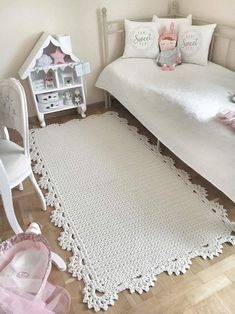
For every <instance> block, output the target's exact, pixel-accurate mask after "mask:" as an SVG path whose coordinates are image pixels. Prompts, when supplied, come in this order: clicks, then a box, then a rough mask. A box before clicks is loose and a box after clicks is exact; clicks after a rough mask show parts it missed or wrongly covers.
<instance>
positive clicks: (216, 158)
mask: <svg viewBox="0 0 235 314" xmlns="http://www.w3.org/2000/svg"><path fill="white" fill-rule="evenodd" d="M96 86H97V87H99V88H101V89H104V90H106V91H108V92H109V93H110V94H112V95H113V96H114V97H115V98H116V99H118V100H119V101H120V102H121V103H122V104H123V105H124V106H125V107H126V108H127V109H128V110H129V111H130V112H131V113H132V114H133V115H134V116H135V117H136V118H137V119H138V120H139V121H140V122H141V123H142V124H143V125H144V126H145V127H147V129H148V130H149V131H150V132H152V133H153V134H154V135H155V136H156V137H157V138H158V139H159V140H160V141H161V142H162V143H164V145H166V146H167V147H168V148H169V149H170V150H171V151H172V152H174V153H175V154H176V155H177V156H178V157H179V158H181V159H182V160H183V161H184V162H185V163H186V164H188V165H189V166H190V167H192V168H193V169H194V170H195V171H197V172H198V173H199V174H201V175H202V176H203V177H205V178H206V179H207V180H208V181H210V182H211V183H212V184H214V185H215V186H216V187H217V188H218V189H220V190H221V191H223V192H224V193H225V194H226V195H227V196H228V197H229V198H231V199H232V200H233V201H235V134H234V131H232V130H230V129H229V128H228V127H226V126H224V125H222V124H221V123H219V122H218V121H216V119H215V118H214V116H215V115H216V114H217V113H218V112H220V111H221V110H223V109H225V108H228V109H229V108H230V109H231V108H233V107H235V105H233V104H232V103H229V101H228V99H227V97H228V91H230V90H233V89H234V87H235V73H234V72H233V71H230V70H228V69H225V68H224V67H221V66H219V65H216V64H214V63H211V62H210V63H209V65H208V66H199V65H192V64H183V65H181V66H179V67H177V68H176V70H175V71H174V72H166V73H165V72H162V71H161V69H160V68H158V67H157V66H156V65H155V62H154V60H151V59H122V58H120V59H118V60H116V61H114V62H112V63H110V64H109V65H108V66H107V67H105V69H104V70H103V71H102V73H101V75H100V77H99V79H98V81H97V83H96Z"/></svg>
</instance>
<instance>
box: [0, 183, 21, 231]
mask: <svg viewBox="0 0 235 314" xmlns="http://www.w3.org/2000/svg"><path fill="white" fill-rule="evenodd" d="M1 193H2V194H1V196H2V202H3V207H4V210H5V213H6V216H7V220H8V222H9V224H10V226H11V228H12V229H13V231H14V232H15V233H16V234H17V233H21V232H23V230H22V229H21V227H20V225H19V223H18V221H17V219H16V215H15V211H14V207H13V202H12V193H11V190H10V189H9V190H8V189H6V190H5V191H2V192H1Z"/></svg>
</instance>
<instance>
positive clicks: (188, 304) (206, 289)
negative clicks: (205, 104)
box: [0, 105, 235, 314]
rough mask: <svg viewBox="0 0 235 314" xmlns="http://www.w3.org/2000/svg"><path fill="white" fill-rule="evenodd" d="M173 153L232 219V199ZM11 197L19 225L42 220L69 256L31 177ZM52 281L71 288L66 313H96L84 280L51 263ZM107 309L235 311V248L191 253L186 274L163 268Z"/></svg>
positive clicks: (1, 219) (133, 313)
mask: <svg viewBox="0 0 235 314" xmlns="http://www.w3.org/2000/svg"><path fill="white" fill-rule="evenodd" d="M113 110H116V111H118V112H119V113H120V115H121V116H124V117H126V118H127V119H128V121H129V122H130V124H134V125H136V126H137V127H138V128H139V130H140V132H141V133H143V134H145V135H147V136H148V137H149V140H150V141H151V142H156V139H155V138H154V137H153V136H152V135H151V134H150V133H149V132H148V131H146V130H145V129H144V128H143V127H142V126H141V125H140V124H139V123H138V122H137V121H136V120H135V119H134V118H133V117H131V115H130V114H129V113H128V112H127V111H126V110H125V109H124V108H122V107H121V106H119V105H116V106H115V107H114V109H113ZM102 112H104V109H103V106H92V107H90V108H89V114H93V113H102ZM73 118H77V116H76V115H75V114H71V115H67V116H66V117H65V116H63V117H62V116H61V117H57V118H51V119H50V120H48V122H49V123H55V122H59V123H63V122H65V121H67V120H70V119H73ZM33 126H37V123H36V124H33ZM172 136H174V135H172ZM163 152H164V153H165V154H168V155H170V156H173V155H172V154H171V153H170V152H169V151H168V150H167V149H166V148H165V147H163ZM174 158H175V160H176V164H177V167H179V168H183V169H185V170H186V171H188V172H189V173H190V174H191V176H192V181H193V182H194V183H198V184H201V185H203V186H205V187H206V188H207V189H208V191H209V198H210V199H218V201H219V202H220V203H221V204H223V205H224V206H225V207H226V208H227V210H228V214H229V218H230V219H231V220H234V221H235V205H234V203H232V202H231V201H230V200H229V199H228V198H227V197H225V196H224V195H223V194H222V193H221V192H219V191H218V190H217V189H216V188H214V187H213V186H212V185H210V184H209V183H208V182H207V181H206V180H204V179H203V178H201V177H200V176H199V175H198V174H196V173H195V172H194V171H192V170H191V169H190V168H188V167H187V166H186V165H185V164H183V163H182V162H181V161H180V160H178V159H177V158H176V157H174ZM233 184H234V183H233ZM13 197H14V206H15V210H16V212H17V217H18V219H19V222H20V224H21V225H22V227H23V228H25V227H26V226H27V225H28V224H29V223H30V222H32V221H36V222H39V223H40V224H41V226H42V231H43V234H44V235H45V236H46V237H47V239H48V240H49V242H50V244H51V247H52V249H53V250H54V251H55V252H57V253H59V254H60V255H61V256H62V257H63V258H64V259H65V260H66V261H67V260H68V258H69V256H70V254H69V253H68V252H65V251H64V250H62V249H60V247H59V246H58V244H57V238H58V236H59V233H60V229H59V228H57V227H54V226H53V224H52V223H51V222H50V219H49V216H50V211H51V208H48V210H47V212H43V211H41V209H40V204H39V201H38V198H37V194H35V192H34V190H33V188H32V186H31V184H30V182H29V181H28V180H26V181H25V182H24V191H23V192H19V191H17V190H13ZM0 231H1V232H0V237H1V238H2V239H5V238H8V237H10V236H11V235H12V231H11V230H10V228H9V225H8V223H7V221H6V217H5V215H4V211H3V207H2V204H1V202H0ZM195 236H196V235H195ZM50 281H51V282H52V283H54V284H57V285H61V286H63V287H65V288H66V289H67V290H68V291H69V293H70V294H71V298H72V306H71V311H70V314H85V313H94V312H93V311H92V310H88V309H87V306H86V304H83V302H82V299H83V295H82V290H83V283H82V281H78V280H76V279H74V278H72V277H71V276H70V274H68V273H67V272H65V273H61V272H59V271H58V270H56V269H55V268H53V270H52V273H51V276H50ZM111 313H112V314H150V313H155V314H157V313H160V314H164V313H185V314H191V313H205V314H209V313H215V314H220V313H221V314H225V313H235V248H234V247H232V246H231V245H228V244H225V245H224V250H223V254H222V255H220V256H219V257H218V258H215V259H213V260H212V261H210V260H202V259H201V258H196V259H194V260H193V264H192V266H191V269H190V270H189V271H188V272H187V273H186V274H185V275H180V276H168V275H167V274H166V273H162V274H161V275H159V276H158V281H157V283H156V285H155V287H153V288H151V289H150V291H149V292H148V293H144V294H142V295H139V294H137V293H135V294H133V295H131V294H130V293H129V292H127V291H125V292H122V293H120V294H119V300H118V301H117V302H116V304H115V306H113V307H110V308H109V310H108V311H107V314H111ZM16 314H17V313H16Z"/></svg>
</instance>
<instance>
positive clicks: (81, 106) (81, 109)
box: [74, 88, 87, 118]
mask: <svg viewBox="0 0 235 314" xmlns="http://www.w3.org/2000/svg"><path fill="white" fill-rule="evenodd" d="M74 104H75V105H76V106H77V111H78V113H79V114H80V115H81V116H82V118H86V114H85V112H86V109H87V108H86V104H85V103H84V102H83V99H82V96H81V92H80V89H79V88H76V89H75V91H74Z"/></svg>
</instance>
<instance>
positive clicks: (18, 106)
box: [0, 78, 29, 155]
mask: <svg viewBox="0 0 235 314" xmlns="http://www.w3.org/2000/svg"><path fill="white" fill-rule="evenodd" d="M0 127H1V128H4V127H7V128H12V129H15V130H17V131H18V132H19V133H20V135H21V136H22V139H23V147H24V150H25V154H27V155H29V140H28V110H27V100H26V95H25V91H24V88H23V86H22V85H21V84H20V82H19V81H18V80H16V79H14V78H10V79H3V80H0Z"/></svg>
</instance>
